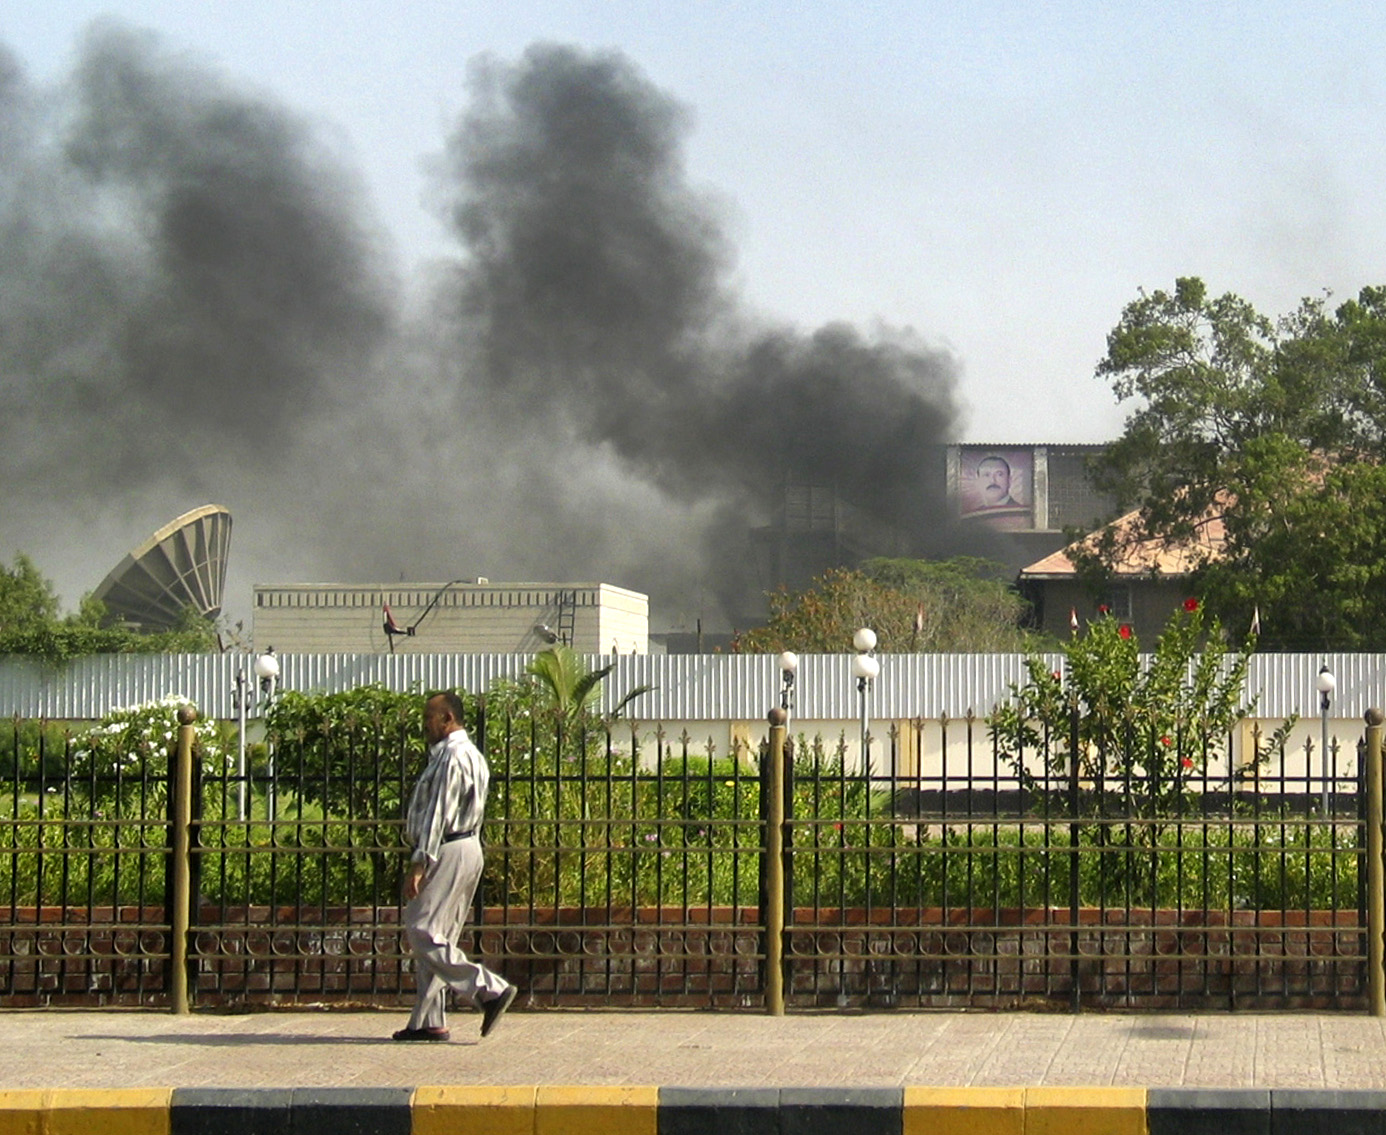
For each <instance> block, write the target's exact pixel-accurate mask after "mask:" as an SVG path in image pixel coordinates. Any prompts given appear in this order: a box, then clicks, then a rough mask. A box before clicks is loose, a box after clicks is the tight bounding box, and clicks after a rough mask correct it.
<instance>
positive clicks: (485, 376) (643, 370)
mask: <svg viewBox="0 0 1386 1135" xmlns="http://www.w3.org/2000/svg"><path fill="white" fill-rule="evenodd" d="M472 90H473V106H472V108H471V110H470V111H469V112H468V113H467V114H466V116H465V117H464V118H463V120H462V122H461V123H460V125H459V127H458V129H457V130H456V132H455V134H454V136H453V138H452V140H451V144H450V148H449V151H448V156H449V172H450V176H451V195H452V197H451V206H450V216H451V219H452V221H453V223H454V226H455V231H456V232H457V234H458V236H459V237H460V239H461V240H462V242H463V244H464V245H465V248H466V251H467V254H468V259H467V261H466V264H465V268H464V270H463V273H462V276H461V281H462V282H461V286H460V292H459V297H458V302H459V306H460V309H461V311H462V314H463V317H464V319H465V321H466V327H467V331H468V334H469V335H470V336H472V337H473V342H474V343H476V344H479V345H478V346H476V348H475V355H476V359H477V363H476V366H475V368H474V371H473V373H472V375H471V378H472V380H473V381H474V382H475V383H477V384H478V385H479V387H480V389H481V391H482V392H483V393H484V397H485V399H486V401H487V404H488V409H489V412H490V413H493V414H497V415H500V416H504V417H507V418H508V419H509V420H510V421H511V422H512V423H521V422H527V423H529V427H530V428H532V429H534V430H536V431H541V430H542V431H550V432H559V433H564V434H567V435H571V436H573V437H574V438H576V439H578V440H579V441H581V442H582V443H584V444H586V445H588V446H591V447H609V448H610V449H611V450H612V451H614V453H616V454H617V455H618V456H619V458H620V460H621V462H622V463H623V464H624V466H625V468H626V469H627V470H628V471H629V472H630V474H631V475H633V476H636V477H639V478H641V479H643V480H645V481H646V482H648V483H650V484H652V485H654V486H657V487H658V489H659V490H660V491H661V492H662V493H664V494H666V495H667V496H668V497H669V498H671V499H672V500H674V501H681V502H702V503H704V504H709V503H710V504H713V505H715V506H716V508H717V511H718V513H719V516H720V520H719V522H718V523H716V524H715V525H713V526H712V528H711V529H706V528H705V530H704V533H703V538H704V549H703V552H704V555H705V556H706V557H707V560H708V566H709V570H711V571H713V572H714V573H716V572H717V570H718V568H717V565H716V562H715V561H717V560H718V559H720V560H721V561H723V563H724V564H726V563H727V562H738V561H739V562H744V561H745V558H746V557H745V546H746V533H747V530H748V529H749V527H750V526H751V525H753V524H756V523H763V522H764V521H765V520H767V519H768V518H769V517H770V516H771V515H772V514H773V513H774V510H775V506H776V504H777V503H778V501H779V500H780V499H781V494H782V493H783V489H784V486H785V484H786V483H787V482H789V481H795V482H801V483H812V484H816V485H824V486H831V487H835V488H836V490H837V491H838V493H839V494H840V496H841V497H842V499H844V500H845V501H846V502H848V503H849V504H851V505H853V506H855V507H856V508H857V509H860V510H861V511H862V512H863V513H864V514H865V515H868V516H870V517H872V518H873V519H875V520H876V521H879V522H882V523H884V524H888V525H891V526H895V527H896V528H900V529H903V530H904V531H906V532H907V533H909V534H910V535H911V537H912V539H913V540H914V543H915V544H916V545H918V546H921V547H922V546H923V541H924V538H925V534H926V533H927V531H928V529H929V528H930V526H931V524H932V523H933V522H934V521H935V520H936V519H937V513H931V511H930V508H931V505H930V502H928V501H927V500H926V499H925V484H926V481H925V475H924V470H925V463H926V461H927V460H928V457H929V453H928V447H929V446H930V444H931V443H938V442H942V441H945V440H948V431H949V429H950V427H951V425H952V423H953V421H954V418H955V415H956V411H955V408H954V405H953V400H952V399H953V386H954V380H955V374H956V368H955V365H954V363H953V361H952V360H951V358H949V357H948V356H947V355H946V354H943V353H941V352H937V351H932V350H929V349H927V348H925V347H924V346H923V345H921V344H920V343H919V342H917V340H915V338H914V337H913V336H912V335H910V334H908V333H892V332H880V333H878V334H877V335H876V336H875V337H873V338H871V339H867V338H865V337H864V336H862V335H861V334H859V333H858V332H856V331H855V330H853V329H852V328H850V327H847V326H837V325H835V326H828V327H824V328H822V329H821V330H819V331H817V332H814V333H812V334H809V335H804V334H800V333H798V332H794V331H788V330H779V329H769V328H766V327H764V326H763V325H759V326H758V321H757V320H756V319H755V318H753V317H752V316H751V315H750V314H748V313H747V312H745V311H744V310H741V305H740V304H739V303H738V300H737V298H736V296H735V295H734V294H733V293H732V292H731V290H730V288H729V287H728V284H727V282H726V278H727V273H728V270H729V268H730V267H731V262H732V257H731V253H730V249H729V246H728V243H727V240H726V237H725V235H724V233H723V231H722V227H721V224H720V222H719V216H718V209H717V207H716V204H715V202H714V201H713V200H711V199H710V198H709V197H708V196H707V195H705V194H702V193H700V192H698V191H697V190H696V189H694V188H693V187H692V186H691V185H690V184H689V182H688V179H687V176H686V174H685V170H684V164H683V149H682V147H683V142H684V139H685V137H686V135H687V132H688V130H689V126H690V122H689V115H688V113H687V112H686V111H685V110H684V109H683V108H682V107H681V106H680V105H679V104H678V103H677V102H676V101H675V100H673V99H672V98H671V97H670V96H668V95H667V94H665V93H663V92H661V91H659V90H658V89H656V88H655V87H654V86H652V85H651V84H650V83H649V82H648V81H647V80H646V79H645V78H644V77H643V76H642V75H641V74H640V72H639V71H638V70H637V69H636V67H635V66H634V65H632V64H631V63H630V62H629V61H628V60H627V59H625V58H624V57H623V56H621V55H620V54H617V53H597V54H587V53H584V52H581V51H579V50H576V49H574V48H569V47H561V46H551V45H539V46H535V47H532V48H531V49H530V50H528V51H527V52H526V53H525V54H524V56H523V57H522V58H521V59H520V61H519V62H518V63H516V64H513V65H507V64H503V63H500V62H496V61H494V60H487V61H484V62H482V63H480V64H478V65H477V66H476V67H475V68H474V71H473V74H472ZM723 584H725V585H726V586H723ZM738 586H740V582H739V581H730V580H726V579H723V580H720V581H719V583H718V588H719V590H723V591H725V592H727V593H735V591H736V590H737V588H738Z"/></svg>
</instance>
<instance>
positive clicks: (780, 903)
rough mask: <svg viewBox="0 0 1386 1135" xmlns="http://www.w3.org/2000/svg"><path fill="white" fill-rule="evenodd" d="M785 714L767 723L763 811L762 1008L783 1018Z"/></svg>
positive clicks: (774, 715)
mask: <svg viewBox="0 0 1386 1135" xmlns="http://www.w3.org/2000/svg"><path fill="white" fill-rule="evenodd" d="M787 719H788V715H787V714H786V713H785V711H784V710H782V709H780V708H778V707H776V708H775V709H772V710H771V711H770V714H769V721H770V754H769V758H768V759H769V761H770V778H769V788H770V804H769V807H768V808H767V809H766V811H765V903H766V911H765V1007H766V1009H767V1010H768V1011H769V1013H770V1015H771V1016H772V1017H783V1016H784V741H785V734H786V733H787V732H788V727H787V726H786V725H785V722H786V720H787Z"/></svg>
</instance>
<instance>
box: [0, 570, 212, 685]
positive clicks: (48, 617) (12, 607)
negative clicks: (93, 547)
mask: <svg viewBox="0 0 1386 1135" xmlns="http://www.w3.org/2000/svg"><path fill="white" fill-rule="evenodd" d="M216 649H218V643H217V631H216V626H215V625H214V624H213V622H212V620H211V619H209V618H206V617H205V616H203V615H201V614H199V613H198V612H197V611H195V610H194V609H193V608H191V607H188V608H184V610H183V612H182V614H181V616H180V618H179V620H178V623H177V625H176V626H174V627H173V628H172V629H170V630H167V631H158V632H141V631H136V630H131V629H130V628H129V627H122V626H113V625H110V624H109V621H108V619H107V613H106V607H105V604H103V603H102V602H101V601H100V600H99V599H95V598H93V597H92V596H90V595H87V596H85V597H84V598H83V599H82V602H81V605H80V607H79V608H78V610H77V611H76V612H74V613H72V614H68V615H62V614H60V613H59V604H58V597H57V595H56V593H55V592H54V591H53V585H52V584H51V583H50V582H49V581H48V580H47V579H46V578H44V576H43V575H42V574H41V573H40V572H39V570H38V568H37V567H35V566H34V563H33V561H31V560H30V559H29V557H28V556H25V555H23V554H22V553H21V554H19V555H17V556H15V558H14V563H13V565H12V566H11V567H8V568H7V567H5V566H4V565H2V564H0V655H6V654H8V655H21V656H26V657H32V658H41V659H43V660H44V661H46V662H52V663H58V662H64V661H66V660H67V659H69V658H78V657H81V656H83V655H88V654H173V653H187V654H201V653H206V652H209V651H214V650H216Z"/></svg>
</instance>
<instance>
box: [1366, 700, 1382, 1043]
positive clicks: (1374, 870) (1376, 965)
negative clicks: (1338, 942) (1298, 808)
mask: <svg viewBox="0 0 1386 1135" xmlns="http://www.w3.org/2000/svg"><path fill="white" fill-rule="evenodd" d="M1364 716H1365V717H1366V719H1367V997H1368V1000H1369V1002H1370V1003H1371V1012H1372V1016H1373V1017H1386V970H1383V968H1382V966H1383V964H1386V962H1384V961H1383V956H1382V955H1383V950H1386V942H1384V941H1383V939H1382V935H1383V934H1386V894H1383V893H1382V886H1383V876H1386V867H1384V866H1383V864H1382V861H1381V841H1382V831H1381V823H1382V803H1381V729H1382V721H1383V720H1386V717H1383V715H1382V712H1381V710H1379V709H1369V710H1367V712H1366V714H1365V715H1364Z"/></svg>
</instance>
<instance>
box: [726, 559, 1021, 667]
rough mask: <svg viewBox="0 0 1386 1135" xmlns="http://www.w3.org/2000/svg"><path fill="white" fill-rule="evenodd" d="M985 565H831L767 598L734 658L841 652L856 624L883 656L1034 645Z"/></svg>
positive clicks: (1013, 597)
mask: <svg viewBox="0 0 1386 1135" xmlns="http://www.w3.org/2000/svg"><path fill="white" fill-rule="evenodd" d="M1003 572H1004V569H1003V568H1002V567H1001V566H1000V565H998V564H994V563H991V562H990V561H987V560H980V559H975V558H972V557H958V558H955V559H951V560H943V561H938V562H934V561H928V560H901V559H874V560H868V561H867V562H866V563H864V564H863V565H862V567H861V569H860V570H856V571H848V570H845V569H840V568H835V569H833V570H831V571H828V572H825V573H824V574H823V575H821V576H819V577H818V578H817V579H816V580H814V581H813V583H812V584H811V585H810V586H809V587H808V588H806V589H805V590H803V591H789V590H787V589H783V588H782V589H780V590H779V591H777V592H774V593H773V594H772V595H771V596H770V620H769V622H768V623H767V624H766V625H765V626H764V627H760V628H757V629H755V630H752V631H748V632H746V633H745V634H743V635H741V636H740V637H739V638H738V640H737V643H736V649H737V650H738V651H740V652H741V653H746V654H758V653H774V652H777V651H781V650H796V651H803V652H807V653H819V654H830V653H836V652H839V651H843V650H846V649H847V648H848V647H849V645H850V643H851V641H852V635H853V633H854V632H855V631H856V630H857V629H858V628H859V627H864V626H865V627H870V628H871V629H872V630H874V631H875V632H876V635H877V642H878V646H879V648H880V649H881V650H882V651H885V652H888V653H911V652H916V651H925V652H943V651H967V652H976V651H1013V650H1022V649H1025V647H1026V646H1027V645H1030V644H1031V643H1032V642H1033V640H1032V639H1031V638H1030V636H1029V635H1027V634H1026V632H1025V631H1024V630H1022V629H1021V626H1020V623H1021V620H1022V618H1023V617H1024V615H1025V613H1026V611H1027V609H1028V608H1027V604H1026V603H1025V601H1024V600H1023V599H1022V598H1021V597H1020V596H1019V595H1018V594H1017V593H1016V592H1015V590H1014V589H1013V588H1011V587H1010V586H1009V584H1008V583H1006V582H1005V581H1004V580H1003V579H1002V578H1001V576H1002V573H1003Z"/></svg>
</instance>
